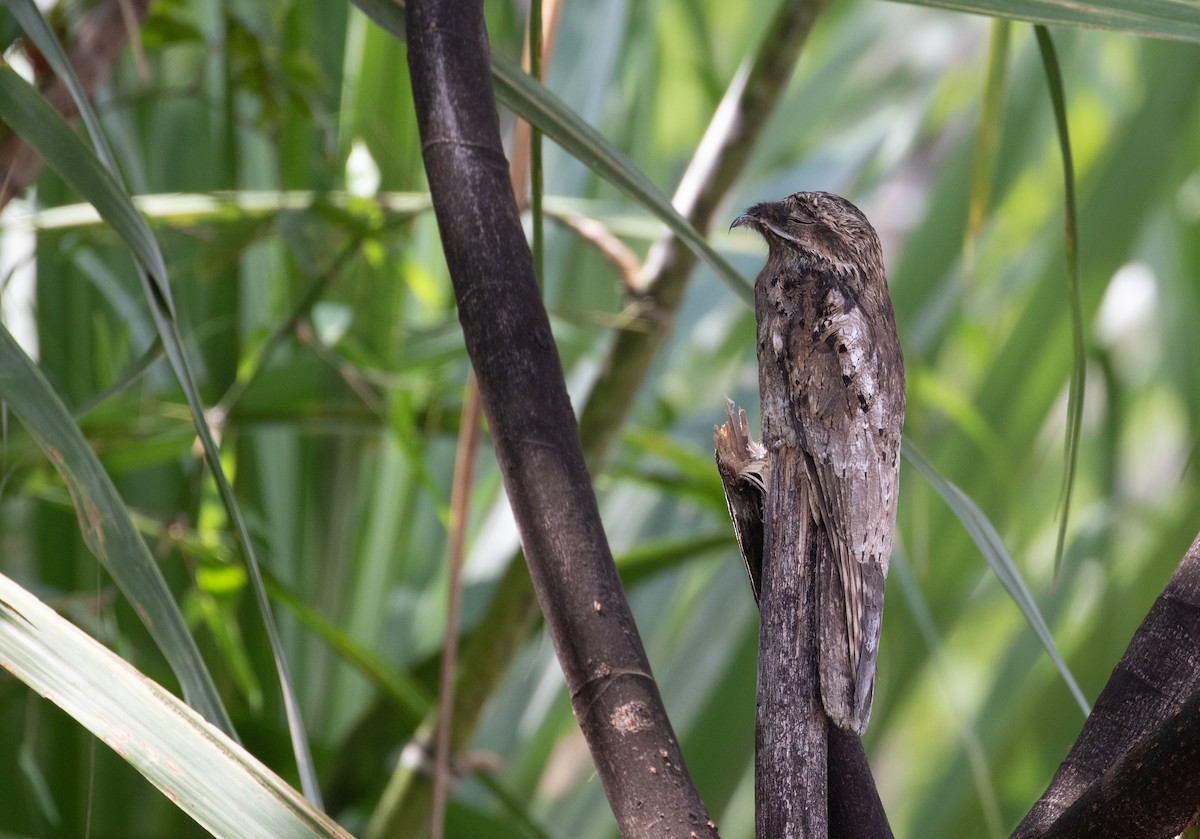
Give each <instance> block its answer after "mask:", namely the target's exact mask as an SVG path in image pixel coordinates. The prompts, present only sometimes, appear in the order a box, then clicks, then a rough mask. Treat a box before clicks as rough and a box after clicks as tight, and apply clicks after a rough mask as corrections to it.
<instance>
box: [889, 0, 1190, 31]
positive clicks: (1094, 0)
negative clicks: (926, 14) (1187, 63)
mask: <svg viewBox="0 0 1200 839" xmlns="http://www.w3.org/2000/svg"><path fill="white" fill-rule="evenodd" d="M900 2H904V3H910V4H912V5H914V6H932V7H933V8H937V9H951V10H953V11H956V12H969V13H971V14H976V15H989V16H991V17H1003V18H1011V19H1012V20H1025V21H1029V22H1030V23H1038V24H1043V25H1048V26H1085V27H1088V28H1090V29H1112V30H1115V31H1118V32H1132V33H1133V34H1135V35H1146V36H1149V37H1152V38H1171V39H1173V40H1179V41H1200V6H1197V4H1196V3H1194V2H1191V0H1091V2H1088V0H1081V1H1080V2H1076V0H900Z"/></svg>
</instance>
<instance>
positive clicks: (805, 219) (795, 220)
mask: <svg viewBox="0 0 1200 839" xmlns="http://www.w3.org/2000/svg"><path fill="white" fill-rule="evenodd" d="M788 221H790V222H791V223H792V224H816V223H817V220H816V219H815V218H811V217H810V216H788Z"/></svg>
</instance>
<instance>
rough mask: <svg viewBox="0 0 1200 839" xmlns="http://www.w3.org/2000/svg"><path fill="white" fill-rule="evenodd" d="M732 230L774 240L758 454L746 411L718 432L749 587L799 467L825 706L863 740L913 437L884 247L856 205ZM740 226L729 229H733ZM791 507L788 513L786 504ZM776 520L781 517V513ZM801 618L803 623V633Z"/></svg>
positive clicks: (772, 216)
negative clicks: (780, 457) (776, 489)
mask: <svg viewBox="0 0 1200 839" xmlns="http://www.w3.org/2000/svg"><path fill="white" fill-rule="evenodd" d="M732 227H748V228H750V229H752V230H755V231H757V232H758V233H760V234H761V235H762V237H763V238H764V239H765V240H766V243H767V248H768V255H767V261H766V264H765V265H764V267H763V269H762V271H761V272H760V273H759V275H758V278H757V279H756V280H755V313H756V317H757V321H758V359H759V388H760V398H761V400H762V406H763V409H762V443H761V444H759V443H755V442H754V441H753V440H752V439H751V438H750V435H749V431H748V428H747V423H746V417H745V412H744V411H743V412H740V413H739V414H738V415H737V416H735V414H734V406H733V403H732V402H727V408H726V411H727V416H728V419H727V422H726V423H725V425H724V426H722V427H721V428H718V429H717V433H716V444H717V464H718V468H719V469H720V471H721V475H722V480H723V483H724V485H725V489H726V499H727V501H728V503H729V509H730V514H731V516H732V518H733V523H734V530H735V533H736V535H737V537H738V544H739V547H740V550H741V553H742V556H743V559H744V560H745V561H746V567H747V570H748V572H749V576H750V583H751V588H752V590H753V592H754V596H755V599H756V600H757V599H758V596H759V594H760V588H761V585H762V579H763V576H762V563H763V562H764V561H767V562H769V561H771V558H770V557H764V555H763V544H764V542H763V527H764V524H763V499H764V496H765V495H766V494H767V493H769V492H771V469H772V465H773V462H774V455H773V453H774V452H776V451H778V450H779V449H781V448H782V447H789V446H790V447H793V448H794V450H795V452H796V454H797V455H798V457H797V458H796V459H797V461H798V462H799V463H801V464H802V467H801V475H800V479H799V487H800V491H799V493H798V495H799V497H798V498H796V499H795V504H794V506H793V507H790V509H794V510H795V514H796V515H798V516H807V517H808V522H807V523H806V524H808V525H810V526H807V527H805V528H802V529H801V532H804V533H807V534H808V537H807V538H809V539H818V540H823V541H822V543H821V544H820V545H818V546H815V547H818V548H820V550H817V551H809V550H807V548H808V547H811V546H807V545H802V546H801V556H802V557H803V556H817V557H820V559H819V560H817V564H818V566H819V567H817V568H816V569H813V571H812V573H814V574H815V578H816V593H817V597H816V601H815V608H816V610H817V616H816V626H817V635H816V637H817V639H818V640H817V643H818V653H817V658H818V665H819V673H820V683H821V684H820V688H821V691H820V692H821V700H822V704H823V705H824V709H825V713H826V714H827V715H828V717H829V718H830V719H831V720H832V721H833V722H834V724H836V725H837V726H838V727H839V728H842V729H846V730H849V731H853V732H855V733H856V734H862V733H863V732H864V731H865V730H866V727H867V724H868V722H869V720H870V716H871V706H872V702H873V697H874V685H875V665H876V660H877V657H878V653H879V639H880V631H881V627H882V620H883V596H884V584H885V578H886V576H887V570H888V562H889V559H890V557H891V549H892V540H893V536H894V530H895V524H896V503H897V497H898V491H899V480H900V436H901V431H902V428H903V424H904V407H905V382H904V357H903V353H902V350H901V347H900V341H899V338H898V336H897V332H896V319H895V314H894V312H893V310H892V303H891V298H890V297H889V295H888V286H887V277H886V274H885V270H884V263H883V252H882V247H881V245H880V242H879V236H878V234H876V232H875V229H874V227H872V226H871V223H870V222H869V221H868V220H867V217H866V216H865V215H864V214H863V213H862V211H861V210H859V209H858V208H857V207H855V206H854V205H853V204H852V203H850V202H849V201H847V200H846V199H845V198H842V197H840V196H838V195H834V194H832V193H828V192H797V193H795V194H794V195H790V196H788V197H787V198H784V199H782V200H780V201H774V202H765V203H761V204H756V205H754V206H753V207H751V208H749V209H748V210H746V211H745V212H744V213H742V214H741V215H739V216H738V217H737V218H736V219H735V220H734V222H733V225H732ZM732 227H731V229H732ZM787 503H788V504H791V501H790V500H789V501H788V502H787ZM776 509H778V507H776ZM801 619H803V616H799V615H798V616H797V620H801Z"/></svg>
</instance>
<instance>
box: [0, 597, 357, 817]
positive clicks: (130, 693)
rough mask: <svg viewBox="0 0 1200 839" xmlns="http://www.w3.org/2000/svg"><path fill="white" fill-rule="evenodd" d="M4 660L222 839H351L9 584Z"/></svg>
mask: <svg viewBox="0 0 1200 839" xmlns="http://www.w3.org/2000/svg"><path fill="white" fill-rule="evenodd" d="M0 660H2V661H3V662H4V667H5V668H6V669H8V670H9V672H11V673H12V674H13V675H14V676H16V677H17V678H18V679H20V680H21V681H23V682H25V683H26V684H28V685H29V686H30V687H31V688H33V689H34V690H35V691H37V692H38V693H39V694H41V695H42V696H43V697H45V698H47V699H49V700H50V701H52V702H53V703H54V704H55V705H57V706H58V707H60V708H62V709H63V710H64V711H66V712H67V713H68V714H70V715H71V716H72V717H73V718H74V719H75V720H77V721H78V722H79V723H80V724H81V725H83V726H84V727H85V728H87V729H88V730H89V731H91V732H92V733H93V734H94V735H96V737H98V738H99V739H100V740H101V741H102V742H104V743H105V744H106V745H108V746H109V747H110V748H111V749H112V750H113V751H115V752H116V753H117V754H119V755H120V756H121V757H122V758H124V759H125V760H126V761H127V762H128V763H129V764H130V765H131V766H133V767H134V768H135V769H137V770H138V771H139V772H141V773H142V774H143V775H145V776H146V778H147V779H148V780H149V781H150V782H151V783H152V784H154V785H155V786H156V787H158V788H159V789H160V790H162V791H163V793H164V794H165V795H166V796H167V797H168V798H170V799H171V801H172V802H174V803H175V804H176V805H177V806H178V807H179V808H180V809H181V810H183V811H184V812H185V813H187V814H188V815H189V816H191V817H192V818H193V819H195V820H196V821H197V822H198V823H200V824H201V825H202V826H203V827H204V828H205V829H206V830H208V831H210V832H211V833H212V834H213V835H215V836H221V837H224V836H228V837H244V836H288V837H341V838H342V839H348V837H349V836H350V834H348V833H346V831H344V830H342V829H341V828H340V827H339V826H338V825H337V824H336V823H335V822H334V821H333V820H332V819H330V818H329V817H328V816H326V815H325V814H323V813H321V812H320V811H319V810H317V809H316V808H314V807H313V806H312V805H311V804H309V803H308V802H307V801H305V800H304V799H303V797H302V796H301V795H300V793H298V792H297V791H296V790H294V789H292V788H291V787H290V786H288V785H287V784H286V783H285V782H284V781H283V780H282V779H281V778H279V776H277V775H276V774H275V773H274V772H272V771H271V770H270V769H268V768H267V767H265V766H263V765H262V764H261V763H259V761H258V760H257V759H256V758H255V757H254V756H253V755H251V754H250V753H249V752H247V751H246V750H245V749H243V748H242V747H241V746H240V745H238V744H237V743H236V742H234V741H233V740H231V739H230V738H229V737H227V736H226V735H225V734H224V733H223V732H221V731H220V730H219V729H217V728H215V727H214V726H212V725H209V724H208V723H206V722H205V721H204V720H203V719H202V718H201V717H200V716H199V715H198V714H197V713H196V712H195V711H193V710H192V709H191V708H190V707H188V706H187V705H185V704H184V703H183V702H181V701H180V700H178V699H177V698H175V696H173V695H172V694H171V693H170V692H169V691H167V690H166V689H165V688H163V687H162V686H161V685H159V684H157V683H156V682H154V681H153V680H151V679H148V678H146V676H144V675H143V674H141V673H140V672H138V671H137V670H136V669H135V668H134V667H132V666H131V665H130V664H129V663H128V662H126V661H124V660H123V659H121V658H120V657H119V656H117V655H115V654H114V653H112V652H110V651H109V650H108V649H106V648H105V647H104V646H103V645H102V644H99V643H97V642H96V641H95V640H93V639H92V638H91V637H89V636H88V635H87V634H86V633H84V632H83V631H82V630H80V629H79V628H77V627H76V626H75V625H74V624H72V623H71V622H70V621H67V620H65V619H64V618H62V617H60V616H59V615H58V614H56V613H55V612H54V610H53V609H51V608H49V607H48V606H46V605H45V604H44V603H42V601H40V600H39V599H38V598H37V597H35V596H34V595H32V594H31V593H29V592H28V591H26V590H25V589H23V588H21V587H20V586H19V585H17V584H16V583H14V582H13V581H12V580H10V579H9V578H8V577H5V576H3V575H0Z"/></svg>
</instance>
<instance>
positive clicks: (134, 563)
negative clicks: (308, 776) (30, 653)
mask: <svg viewBox="0 0 1200 839" xmlns="http://www.w3.org/2000/svg"><path fill="white" fill-rule="evenodd" d="M0 393H2V394H3V395H4V402H5V405H7V407H8V408H9V409H11V410H12V411H13V413H15V414H16V415H17V416H18V417H19V418H20V419H21V422H22V423H23V424H24V426H25V428H26V429H27V430H28V431H29V434H30V436H31V437H33V439H34V440H35V441H36V442H37V444H38V446H39V447H40V448H41V449H42V451H43V452H45V453H46V456H47V457H48V458H49V459H50V462H51V463H53V464H54V468H55V469H57V470H58V472H59V474H60V475H62V478H63V481H64V482H65V483H66V485H67V489H68V490H70V493H71V500H72V501H73V502H74V505H75V512H76V515H77V516H78V517H79V529H80V531H81V532H82V533H83V538H84V541H85V542H87V545H88V548H89V549H91V551H92V553H94V554H95V555H96V558H97V559H99V560H100V562H101V563H102V564H103V565H104V567H105V568H106V569H107V570H108V573H109V574H110V575H112V578H113V580H115V581H116V583H117V585H118V586H119V587H120V589H121V591H122V592H123V593H124V594H125V596H126V597H127V598H128V599H129V602H130V603H132V604H133V605H134V607H135V611H137V613H138V614H139V615H140V616H141V617H142V620H143V621H144V622H145V624H146V628H147V629H149V630H150V634H151V636H152V637H153V638H154V640H155V642H156V643H157V644H158V646H159V648H160V649H161V650H162V651H163V655H164V656H165V657H166V659H167V662H168V663H169V664H170V665H171V669H172V671H174V673H175V675H176V677H177V678H178V679H179V684H180V686H181V687H182V688H183V694H184V696H186V697H187V700H188V702H191V703H192V704H193V705H194V706H195V707H196V709H197V710H199V711H200V713H202V714H203V715H204V716H205V717H207V718H208V719H209V720H210V721H211V722H212V723H213V724H214V725H217V726H219V727H220V728H221V729H222V730H224V731H225V732H226V733H227V734H229V735H230V736H235V735H234V730H233V724H232V723H231V722H230V721H229V716H228V714H227V713H226V712H225V706H224V705H223V704H222V703H221V697H220V695H219V694H218V693H217V689H216V687H215V686H214V685H213V681H212V676H211V675H210V674H209V672H208V668H207V667H205V665H204V660H203V659H202V658H201V657H200V651H199V650H198V649H197V648H196V642H195V641H194V640H193V639H192V636H191V635H190V634H189V633H188V630H187V625H186V624H185V622H184V619H183V615H182V614H181V613H180V611H179V607H178V605H177V604H176V603H175V600H174V598H173V597H172V596H171V592H170V590H169V589H168V588H167V583H166V581H165V580H164V579H163V577H162V573H161V572H160V571H159V569H158V565H157V564H156V563H155V561H154V557H152V556H151V555H150V551H149V549H148V548H147V547H146V544H145V542H143V541H142V538H141V536H140V535H138V531H137V527H136V526H135V525H134V522H133V519H132V518H131V517H130V515H129V510H128V508H127V507H126V506H125V504H124V503H123V502H122V500H121V497H120V495H119V494H118V493H117V488H116V487H115V486H114V485H113V482H112V479H111V478H109V476H108V473H107V472H105V471H104V467H103V466H101V465H100V461H99V460H98V459H97V457H96V454H95V452H93V451H92V448H91V446H89V445H88V442H87V440H85V439H84V437H83V435H82V434H81V433H80V432H79V429H78V427H76V425H75V423H74V422H73V421H72V419H71V415H70V413H69V412H68V411H67V408H66V406H65V405H63V403H62V402H61V401H60V400H59V398H58V395H57V394H56V393H55V392H54V389H53V388H52V387H50V383H49V382H47V381H46V379H45V378H44V377H43V376H42V374H41V371H40V370H38V368H37V365H36V364H34V363H33V361H32V360H31V359H30V358H29V356H27V355H25V353H24V351H22V350H21V348H20V346H18V345H17V342H16V341H15V340H14V339H13V337H12V335H11V334H10V333H9V331H8V330H7V329H6V328H4V326H3V325H0Z"/></svg>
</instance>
